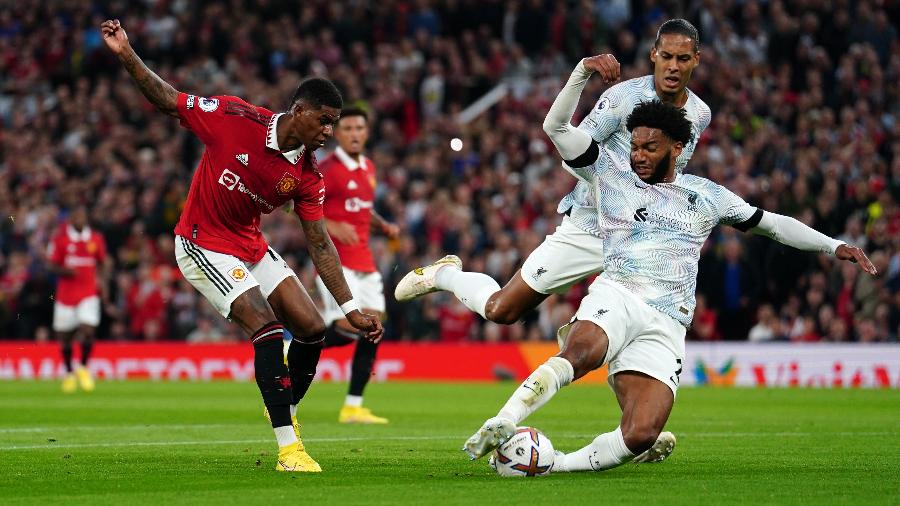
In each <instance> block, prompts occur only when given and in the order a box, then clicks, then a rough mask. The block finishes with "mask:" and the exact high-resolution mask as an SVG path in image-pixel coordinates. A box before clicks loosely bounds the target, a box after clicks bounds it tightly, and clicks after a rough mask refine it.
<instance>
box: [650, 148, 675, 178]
mask: <svg viewBox="0 0 900 506" xmlns="http://www.w3.org/2000/svg"><path fill="white" fill-rule="evenodd" d="M671 161H672V152H671V151H668V152H666V155H665V156H664V157H662V158H661V159H660V160H659V162H658V163H657V164H656V167H654V168H653V173H652V174H651V175H650V178H649V179H647V180H645V181H644V182H645V183H647V184H657V183H662V182H663V181H664V180H665V179H666V175H667V174H668V173H669V163H670V162H671Z"/></svg>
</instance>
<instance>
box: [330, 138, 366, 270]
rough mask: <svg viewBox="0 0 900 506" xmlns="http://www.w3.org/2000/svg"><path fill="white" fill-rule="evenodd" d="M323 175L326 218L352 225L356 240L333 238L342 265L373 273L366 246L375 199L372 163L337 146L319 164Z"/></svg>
mask: <svg viewBox="0 0 900 506" xmlns="http://www.w3.org/2000/svg"><path fill="white" fill-rule="evenodd" d="M320 167H321V168H322V174H323V175H324V176H325V188H327V189H328V194H327V196H326V197H325V205H324V211H325V217H326V218H328V219H329V220H333V221H344V222H347V223H350V224H351V225H353V228H355V229H356V235H357V237H359V242H358V243H357V244H355V245H353V246H351V245H349V244H344V243H342V242H340V241H338V240H337V239H334V238H332V239H333V241H334V247H335V248H336V249H337V252H338V255H339V256H340V257H341V264H342V265H343V266H344V267H347V268H349V269H353V270H355V271H362V272H375V259H374V258H373V257H372V250H371V249H369V227H370V223H371V222H372V203H373V202H374V201H375V184H376V183H375V164H373V163H372V161H371V160H369V159H368V158H366V157H364V156H362V155H360V157H359V162H357V161H356V160H354V159H353V158H351V157H350V155H348V154H347V152H346V151H344V150H343V149H341V148H340V147H338V148H337V149H336V150H335V151H334V153H332V154H330V155H328V156H327V157H326V158H325V159H324V160H322V163H321V164H320Z"/></svg>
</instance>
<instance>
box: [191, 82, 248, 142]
mask: <svg viewBox="0 0 900 506" xmlns="http://www.w3.org/2000/svg"><path fill="white" fill-rule="evenodd" d="M231 100H239V99H237V97H230V96H225V95H220V96H215V97H209V98H207V97H199V96H196V95H188V94H187V93H179V94H178V118H179V120H180V122H181V126H183V127H184V128H187V129H188V130H190V131H191V132H194V134H195V135H196V136H197V137H198V138H199V139H200V140H201V141H203V144H206V145H207V146H209V145H212V144H215V141H216V139H217V138H219V137H220V135H219V133H220V132H221V130H222V128H223V127H224V123H225V104H226V103H228V102H229V101H231Z"/></svg>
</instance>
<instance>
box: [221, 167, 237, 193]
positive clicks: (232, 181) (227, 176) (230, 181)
mask: <svg viewBox="0 0 900 506" xmlns="http://www.w3.org/2000/svg"><path fill="white" fill-rule="evenodd" d="M240 181H241V177H240V176H238V175H237V174H235V173H234V172H231V171H230V170H228V169H225V170H223V171H222V175H221V176H219V184H220V185H222V186H224V187H225V188H228V189H229V190H234V188H235V187H236V186H237V185H238V183H239V182H240Z"/></svg>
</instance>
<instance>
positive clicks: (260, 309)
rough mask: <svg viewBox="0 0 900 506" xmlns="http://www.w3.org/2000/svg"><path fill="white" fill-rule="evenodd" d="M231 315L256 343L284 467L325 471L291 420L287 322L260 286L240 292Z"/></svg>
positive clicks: (258, 375) (258, 371) (261, 386)
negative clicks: (303, 444) (285, 342)
mask: <svg viewBox="0 0 900 506" xmlns="http://www.w3.org/2000/svg"><path fill="white" fill-rule="evenodd" d="M230 317H231V319H232V320H233V321H235V322H236V323H238V325H240V326H241V327H242V328H243V329H244V330H245V331H246V332H247V333H248V334H250V340H251V343H252V344H253V352H254V359H253V365H254V368H255V370H256V384H257V386H258V387H259V391H260V393H261V394H262V398H263V403H264V404H265V405H266V410H267V412H268V414H269V417H270V419H271V421H272V428H273V429H274V431H275V438H276V439H277V440H278V463H277V464H276V466H275V469H277V470H280V471H309V472H317V471H321V467H319V465H318V464H317V463H315V461H313V460H312V459H311V458H309V456H308V455H307V454H306V452H305V451H304V450H303V448H301V447H300V443H299V439H298V438H297V434H296V433H295V430H294V427H293V426H292V424H291V403H292V390H291V386H292V385H291V376H290V374H289V372H288V368H287V366H286V365H285V363H284V354H283V351H282V350H283V344H282V343H283V340H284V325H283V324H282V323H281V322H280V321H278V320H276V319H275V313H274V312H273V310H272V308H271V307H270V306H269V304H268V303H267V302H266V299H265V298H264V297H263V295H262V292H261V291H260V289H259V287H253V288H251V289H249V290H247V291H245V292H244V293H242V294H241V295H239V296H238V297H237V298H236V299H235V300H234V302H233V303H232V305H231V313H230Z"/></svg>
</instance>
